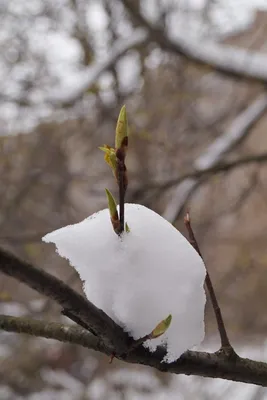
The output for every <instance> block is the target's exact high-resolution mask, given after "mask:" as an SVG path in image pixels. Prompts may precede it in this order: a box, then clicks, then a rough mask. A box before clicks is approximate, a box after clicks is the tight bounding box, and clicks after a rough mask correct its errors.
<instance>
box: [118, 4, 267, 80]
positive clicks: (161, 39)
mask: <svg viewBox="0 0 267 400" xmlns="http://www.w3.org/2000/svg"><path fill="white" fill-rule="evenodd" d="M121 2H122V4H123V5H124V6H125V8H126V9H127V10H128V12H129V13H130V15H131V16H132V17H133V18H134V19H135V20H136V22H137V23H139V25H140V26H142V27H144V28H146V29H147V31H148V33H149V36H150V38H151V39H152V40H153V41H155V42H157V43H158V44H159V45H160V46H161V47H162V48H163V49H164V50H169V51H171V52H173V53H175V54H178V55H180V56H183V57H185V58H187V59H189V60H192V61H195V62H197V63H200V64H204V65H206V66H209V67H211V68H212V69H215V70H216V71H218V72H220V73H223V74H225V75H228V76H233V77H235V78H245V79H247V80H254V81H259V82H264V83H266V82H267V67H266V65H267V57H266V55H264V54H261V53H260V52H254V51H248V50H247V49H241V48H239V47H233V46H227V45H221V44H218V43H213V42H211V41H208V40H205V41H204V40H201V42H200V41H199V40H196V39H192V38H190V37H189V36H188V35H187V36H186V35H181V34H180V35H179V36H175V37H171V36H170V35H171V34H172V33H171V32H170V33H169V34H167V33H166V32H165V31H164V30H162V29H161V28H160V27H158V26H154V25H153V24H152V23H150V22H149V21H148V20H147V19H146V18H145V17H144V16H143V15H142V14H141V13H140V12H139V9H138V7H137V5H136V3H135V1H132V0H121Z"/></svg>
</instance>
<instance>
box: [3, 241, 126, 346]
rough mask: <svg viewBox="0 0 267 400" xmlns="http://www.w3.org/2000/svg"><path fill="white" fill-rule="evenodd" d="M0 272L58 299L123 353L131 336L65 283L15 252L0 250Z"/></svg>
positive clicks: (95, 332) (104, 341)
mask: <svg viewBox="0 0 267 400" xmlns="http://www.w3.org/2000/svg"><path fill="white" fill-rule="evenodd" d="M0 271H2V272H3V273H4V274H6V275H8V276H11V277H13V278H15V279H17V280H19V281H20V282H23V283H25V284H26V285H27V286H29V287H31V288H32V289H34V290H36V291H37V292H39V293H41V294H42V295H45V296H48V297H49V298H51V299H53V300H54V301H56V302H57V303H58V304H59V305H60V306H61V307H62V308H63V309H64V310H68V316H70V317H71V315H74V318H73V319H74V321H75V322H76V321H77V320H81V321H82V322H83V324H84V326H88V327H89V329H90V331H91V332H93V333H94V334H95V335H96V336H98V338H99V339H101V340H102V342H103V344H104V345H105V346H106V347H107V349H108V350H110V352H112V351H113V352H114V351H115V352H116V353H124V352H125V351H127V348H128V346H129V342H130V339H129V337H128V335H127V334H126V333H125V332H124V331H123V330H122V328H121V327H120V326H118V325H117V324H116V323H115V322H114V321H113V320H112V319H111V318H110V317H109V316H108V315H106V314H105V313H104V312H103V311H102V310H100V309H99V308H97V307H96V306H95V305H94V304H92V303H91V302H90V301H88V300H86V299H85V298H84V297H83V296H81V295H80V294H78V293H77V292H75V291H74V290H73V289H71V288H70V287H69V286H67V285H66V284H65V283H64V282H62V281H61V280H59V279H58V278H56V277H54V276H52V275H50V274H49V273H47V272H46V271H43V270H41V269H37V268H36V267H34V266H32V265H30V264H29V263H27V262H25V261H22V260H19V259H18V258H17V257H15V256H14V255H12V254H10V253H8V252H6V251H5V250H3V249H1V250H0Z"/></svg>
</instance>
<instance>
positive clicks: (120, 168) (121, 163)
mask: <svg viewBox="0 0 267 400" xmlns="http://www.w3.org/2000/svg"><path fill="white" fill-rule="evenodd" d="M127 145H128V138H127V137H125V138H124V139H123V142H122V145H121V147H120V148H119V149H117V151H116V157H117V179H118V185H119V204H120V213H119V217H120V230H119V234H121V233H122V232H123V231H124V219H125V218H124V204H125V195H126V190H127V186H128V179H127V169H126V165H125V157H126V147H127Z"/></svg>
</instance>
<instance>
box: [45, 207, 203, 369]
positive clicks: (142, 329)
mask: <svg viewBox="0 0 267 400" xmlns="http://www.w3.org/2000/svg"><path fill="white" fill-rule="evenodd" d="M125 217H126V221H127V223H128V225H129V227H130V233H124V234H123V235H122V237H121V238H120V237H118V236H117V235H116V234H115V233H114V231H113V228H112V225H111V222H110V216H109V211H108V209H105V210H102V211H100V212H98V213H95V214H93V215H92V216H90V217H89V218H86V219H85V220H84V221H82V222H80V223H78V224H75V225H69V226H66V227H64V228H61V229H59V230H57V231H54V232H52V233H49V234H47V235H46V236H45V237H44V238H43V240H44V241H45V242H47V243H49V242H51V243H55V245H56V247H57V251H58V253H59V255H60V256H62V257H65V258H67V259H68V260H69V261H70V263H71V265H73V266H74V268H75V269H76V270H77V271H78V273H79V274H80V277H81V279H82V280H83V282H84V292H85V295H86V296H87V298H88V299H89V300H90V301H92V302H93V303H94V304H95V305H96V306H97V307H99V308H101V309H103V310H104V311H105V312H106V313H107V314H108V315H109V316H110V317H111V318H113V319H114V320H115V321H116V322H117V323H118V324H119V325H121V326H122V327H123V328H124V329H125V330H126V331H127V332H129V333H130V334H131V335H132V336H133V337H134V338H135V339H138V338H140V337H142V336H144V335H146V334H149V333H150V332H151V331H152V330H153V329H154V328H155V327H156V325H157V324H158V323H159V322H160V321H161V320H163V319H165V318H166V317H167V316H168V315H169V314H172V322H171V325H170V327H169V329H168V330H167V331H166V332H165V334H164V335H162V336H161V337H160V338H157V339H153V340H150V341H148V342H147V343H146V344H145V345H146V346H148V347H149V348H150V350H151V351H154V350H155V348H156V346H157V345H158V344H160V343H162V342H164V343H166V344H167V351H168V353H167V356H166V361H168V362H171V361H173V360H175V359H177V358H178V357H179V356H180V355H181V354H182V353H183V352H184V351H186V350H187V349H189V348H191V347H193V346H194V345H196V344H199V343H200V342H201V341H202V340H203V337H204V307H205V301H206V298H205V292H204V288H203V284H204V280H205V275H206V271H205V266H204V263H203V261H202V259H201V258H200V257H199V255H198V254H197V252H196V251H195V250H194V249H193V247H192V246H191V245H190V244H189V242H188V241H187V240H186V239H185V238H184V237H183V236H182V234H181V233H180V232H179V231H177V230H176V229H175V228H174V227H173V226H172V225H171V224H170V223H169V222H168V221H166V220H165V219H163V218H162V217H161V216H160V215H158V214H156V213H155V212H153V211H152V210H150V209H148V208H146V207H144V206H141V205H137V204H126V205H125Z"/></svg>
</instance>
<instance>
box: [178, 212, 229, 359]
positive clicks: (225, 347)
mask: <svg viewBox="0 0 267 400" xmlns="http://www.w3.org/2000/svg"><path fill="white" fill-rule="evenodd" d="M184 223H185V226H186V228H187V231H188V235H189V242H190V243H191V245H192V246H193V247H194V249H195V250H196V251H197V252H198V254H199V255H200V257H201V258H202V260H203V257H202V254H201V252H200V249H199V246H198V243H197V240H196V238H195V235H194V232H193V229H192V226H191V222H190V215H189V212H187V213H186V216H185V218H184ZM203 261H204V260H203ZM205 284H206V288H207V291H208V293H209V296H210V299H211V304H212V307H213V310H214V313H215V317H216V322H217V326H218V331H219V335H220V339H221V351H223V352H225V353H227V354H233V353H234V350H233V348H232V345H231V344H230V341H229V338H228V335H227V332H226V329H225V325H224V321H223V317H222V313H221V309H220V307H219V303H218V300H217V297H216V294H215V291H214V287H213V284H212V281H211V279H210V275H209V272H208V270H207V268H206V280H205Z"/></svg>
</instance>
